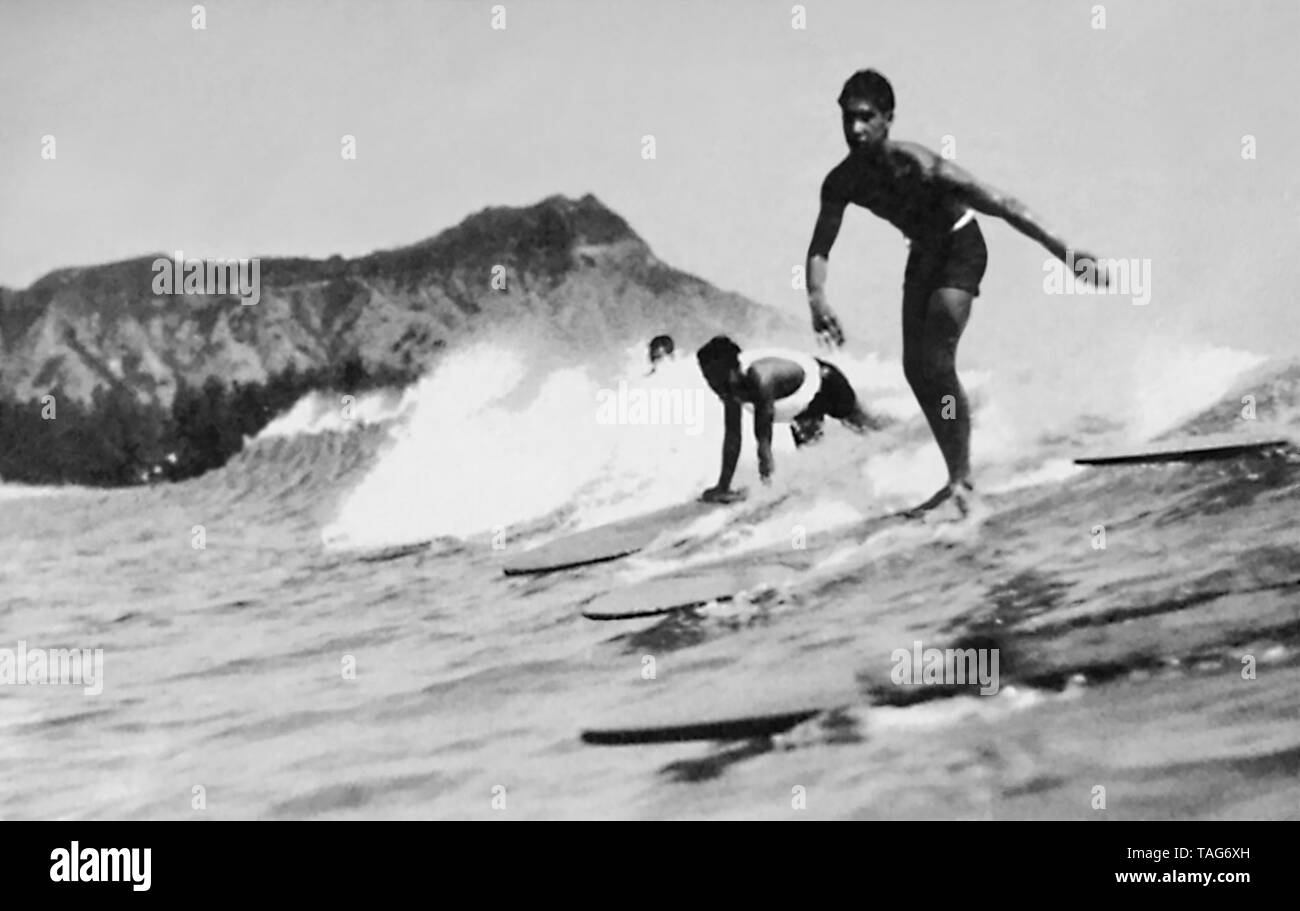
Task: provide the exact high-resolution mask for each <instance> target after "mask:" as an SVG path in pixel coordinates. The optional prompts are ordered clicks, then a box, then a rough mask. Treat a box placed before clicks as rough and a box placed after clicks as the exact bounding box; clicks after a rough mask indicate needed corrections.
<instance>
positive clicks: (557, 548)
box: [502, 501, 719, 576]
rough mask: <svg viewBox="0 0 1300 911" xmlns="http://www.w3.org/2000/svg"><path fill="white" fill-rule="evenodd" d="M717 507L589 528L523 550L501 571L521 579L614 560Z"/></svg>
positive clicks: (670, 510)
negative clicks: (525, 576)
mask: <svg viewBox="0 0 1300 911" xmlns="http://www.w3.org/2000/svg"><path fill="white" fill-rule="evenodd" d="M718 508H719V507H718V506H717V505H714V504H709V503H701V502H698V501H691V502H689V503H679V504H677V505H676V506H669V507H667V508H666V509H660V510H658V511H656V512H651V513H646V514H645V515H640V516H634V517H633V518H630V519H624V520H622V521H620V522H611V523H610V524H608V525H601V526H599V527H598V528H589V529H587V530H586V531H580V532H578V533H577V534H572V535H569V536H567V537H564V538H560V539H558V540H555V541H551V542H550V543H549V544H543V545H542V546H541V547H535V548H533V549H532V550H529V551H525V552H524V553H522V554H520V555H519V556H517V557H515V558H513V559H511V560H508V561H507V562H506V564H505V566H503V567H502V571H503V572H504V573H505V574H506V575H507V576H521V575H529V574H534V573H549V572H556V571H558V570H561V569H574V568H576V567H579V566H587V565H590V564H592V563H603V562H605V561H607V560H617V559H618V558H619V557H626V556H628V555H629V554H634V553H636V552H637V551H640V550H643V549H645V548H646V547H648V546H649V545H650V543H651V542H652V541H654V539H655V538H657V537H659V535H661V534H663V532H664V531H666V530H668V529H669V528H674V527H678V526H681V525H684V524H685V523H687V522H689V521H691V520H692V519H695V518H696V517H698V516H701V515H704V514H705V513H706V512H708V511H709V510H712V509H718Z"/></svg>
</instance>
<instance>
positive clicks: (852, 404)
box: [696, 335, 879, 503]
mask: <svg viewBox="0 0 1300 911" xmlns="http://www.w3.org/2000/svg"><path fill="white" fill-rule="evenodd" d="M696 359H697V360H698V361H699V364H700V372H702V373H703V374H704V379H705V381H706V382H707V383H708V384H709V388H710V389H712V390H713V391H714V392H715V393H717V395H718V398H720V399H721V400H722V410H723V416H724V418H725V421H726V435H725V437H724V438H723V441H722V472H721V473H720V474H719V475H718V483H717V486H715V487H710V488H709V489H708V490H706V491H704V493H703V494H702V495H701V497H700V499H702V500H704V501H706V502H709V503H732V502H735V501H736V500H740V499H743V498H744V496H745V491H744V490H743V489H740V490H732V489H731V478H732V476H733V475H734V474H735V473H736V462H737V461H738V460H739V458H740V410H741V408H743V407H747V408H751V409H753V412H754V439H755V442H756V443H757V444H758V474H759V477H760V478H761V479H762V481H763V483H764V484H768V483H771V478H772V471H773V464H772V425H773V424H774V423H777V422H781V423H789V424H790V433H791V435H792V436H793V437H794V443H795V446H803V445H804V444H806V443H810V442H812V441H814V440H816V439H817V438H818V437H820V436H821V434H822V422H823V421H824V420H825V419H826V418H827V417H833V418H835V419H836V420H838V421H840V422H841V423H842V424H843V425H844V426H845V427H848V428H849V429H851V430H853V431H855V432H857V433H864V432H866V431H867V430H875V429H878V427H879V424H878V423H877V422H876V421H875V420H874V419H873V418H872V417H871V416H870V415H868V414H867V413H866V412H865V411H863V410H862V408H861V406H860V405H859V404H858V399H857V395H856V394H854V392H853V387H852V386H851V385H849V381H848V380H847V379H845V377H844V374H843V373H841V372H840V371H839V370H838V369H837V368H836V367H835V366H834V365H833V364H829V363H827V362H826V361H823V360H821V359H820V358H815V357H812V356H810V355H806V354H803V353H801V352H798V351H787V350H783V349H775V348H769V349H751V350H748V351H742V350H741V349H740V346H739V345H737V344H736V343H735V342H734V341H732V340H731V339H730V338H728V337H727V336H725V335H719V336H715V337H714V338H712V339H711V340H710V341H709V342H708V344H706V345H705V346H704V347H703V348H701V349H700V350H699V351H698V352H697V353H696Z"/></svg>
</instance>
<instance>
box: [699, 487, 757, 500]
mask: <svg viewBox="0 0 1300 911" xmlns="http://www.w3.org/2000/svg"><path fill="white" fill-rule="evenodd" d="M747 495H748V491H746V490H745V488H743V487H738V488H736V489H735V490H730V489H725V488H722V487H710V488H709V489H708V490H706V491H704V493H702V494H700V499H701V500H703V501H704V502H705V503H737V502H739V501H740V500H743V499H745V497H746V496H747Z"/></svg>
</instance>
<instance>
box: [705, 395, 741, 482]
mask: <svg viewBox="0 0 1300 911" xmlns="http://www.w3.org/2000/svg"><path fill="white" fill-rule="evenodd" d="M722 413H723V418H724V420H725V422H726V435H725V436H724V437H723V438H722V471H721V473H719V475H718V485H717V486H716V487H710V488H709V489H708V490H706V491H704V494H703V495H702V496H701V499H702V500H705V501H707V502H710V503H728V502H731V501H732V500H736V499H740V498H741V497H742V496H743V495H744V493H743V491H734V490H732V489H731V479H732V477H733V476H734V475H735V474H736V462H738V461H739V460H740V402H739V401H737V400H735V399H723V400H722Z"/></svg>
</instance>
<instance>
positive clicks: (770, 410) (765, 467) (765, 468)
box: [754, 395, 776, 484]
mask: <svg viewBox="0 0 1300 911" xmlns="http://www.w3.org/2000/svg"><path fill="white" fill-rule="evenodd" d="M775 418H776V405H775V403H774V402H773V401H772V399H771V397H770V396H767V395H764V396H763V397H762V398H761V399H759V400H758V402H756V403H755V404H754V439H755V440H756V441H757V443H758V476H759V478H761V479H762V481H763V483H764V484H770V483H771V482H772V423H773V421H774V420H775Z"/></svg>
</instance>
